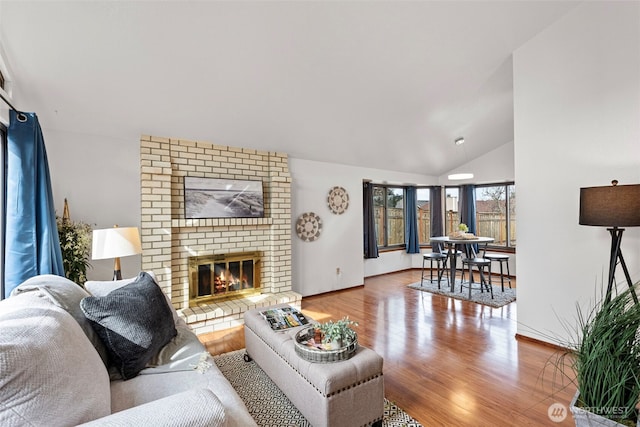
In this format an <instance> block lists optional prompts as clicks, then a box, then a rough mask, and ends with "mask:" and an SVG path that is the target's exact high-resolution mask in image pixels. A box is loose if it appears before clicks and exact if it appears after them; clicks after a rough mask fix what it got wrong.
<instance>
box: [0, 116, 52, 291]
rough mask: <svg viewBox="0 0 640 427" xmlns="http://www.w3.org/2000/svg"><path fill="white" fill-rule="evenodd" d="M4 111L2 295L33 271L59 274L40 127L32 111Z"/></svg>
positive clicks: (49, 184) (29, 275) (34, 272)
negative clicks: (6, 126) (6, 113)
mask: <svg viewBox="0 0 640 427" xmlns="http://www.w3.org/2000/svg"><path fill="white" fill-rule="evenodd" d="M20 114H21V119H22V118H23V117H26V119H25V120H21V119H18V114H17V113H16V112H15V111H11V112H10V123H9V129H8V130H7V158H6V163H5V173H6V175H5V176H6V180H5V185H6V188H5V194H6V205H5V206H6V210H5V230H4V231H5V251H4V256H5V259H4V274H5V286H4V297H5V298H6V297H8V296H9V294H10V293H11V291H12V290H13V289H14V288H15V287H16V286H18V285H19V284H20V283H22V282H23V281H25V280H26V279H28V278H30V277H33V276H37V275H39V274H55V275H58V276H63V277H64V267H63V264H62V252H61V250H60V241H59V239H58V227H57V225H56V214H55V206H54V203H53V192H52V190H51V180H50V176H49V165H48V162H47V152H46V150H45V146H44V138H43V136H42V129H41V128H40V124H39V123H38V118H37V116H36V115H35V113H20Z"/></svg>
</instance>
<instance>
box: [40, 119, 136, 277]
mask: <svg viewBox="0 0 640 427" xmlns="http://www.w3.org/2000/svg"><path fill="white" fill-rule="evenodd" d="M40 125H41V126H42V127H43V131H42V133H43V135H44V140H45V145H46V147H47V157H48V159H49V169H50V174H51V185H52V189H53V196H54V203H55V206H56V212H57V213H58V215H62V209H63V207H64V199H65V198H66V199H67V201H68V203H69V210H70V213H71V219H72V220H74V221H83V222H86V223H88V224H90V225H91V227H92V228H93V229H100V228H109V227H113V226H114V225H115V224H117V225H119V226H120V227H139V226H140V141H139V135H138V137H137V139H132V140H124V139H117V138H110V137H105V136H98V135H88V134H78V133H72V132H61V131H56V130H53V129H50V128H47V127H46V123H40ZM140 258H141V257H140V256H139V255H136V256H131V257H126V258H121V260H120V261H121V268H122V275H123V277H131V276H135V275H136V274H138V272H139V271H140V265H141V259H140ZM90 263H91V265H92V268H90V269H89V270H88V271H87V277H88V279H89V280H110V279H111V278H112V276H113V260H96V261H90Z"/></svg>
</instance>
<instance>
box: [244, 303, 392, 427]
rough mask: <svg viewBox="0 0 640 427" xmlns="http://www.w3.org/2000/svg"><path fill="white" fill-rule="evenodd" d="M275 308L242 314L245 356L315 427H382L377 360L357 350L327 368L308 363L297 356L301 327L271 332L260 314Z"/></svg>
mask: <svg viewBox="0 0 640 427" xmlns="http://www.w3.org/2000/svg"><path fill="white" fill-rule="evenodd" d="M286 306H287V305H286V304H280V305H276V306H273V307H264V308H259V309H254V310H249V311H247V312H246V313H245V315H244V337H245V345H246V349H247V355H248V356H249V357H251V358H253V359H254V360H255V361H256V363H257V364H258V365H259V366H260V367H261V368H262V370H264V371H265V372H266V374H267V375H269V377H270V378H271V379H272V380H273V382H275V383H276V384H277V385H278V387H279V388H280V389H281V390H282V391H283V392H284V394H285V395H286V396H287V397H288V398H289V400H291V402H292V403H293V404H294V405H295V406H296V408H298V410H299V411H300V412H301V413H302V414H303V415H304V416H305V418H306V419H307V420H308V421H309V422H310V423H311V424H312V425H313V426H314V427H324V426H327V427H328V426H331V427H339V426H345V427H356V426H368V425H376V426H381V425H382V417H383V412H384V378H383V376H382V357H381V356H380V355H378V354H377V353H376V352H374V351H373V350H370V349H368V348H365V347H362V346H359V348H358V349H357V350H356V352H355V354H354V355H353V356H352V357H351V358H349V359H347V360H342V361H339V362H332V363H312V362H309V361H307V360H305V359H303V358H301V357H300V356H298V354H297V353H296V350H295V344H294V340H295V335H296V333H297V332H298V331H299V330H300V328H301V327H296V328H291V329H287V330H285V331H278V332H276V331H274V330H272V329H271V327H270V326H269V324H268V323H267V321H266V320H265V319H264V318H263V317H262V315H261V314H260V312H261V311H265V310H267V309H270V308H278V307H286Z"/></svg>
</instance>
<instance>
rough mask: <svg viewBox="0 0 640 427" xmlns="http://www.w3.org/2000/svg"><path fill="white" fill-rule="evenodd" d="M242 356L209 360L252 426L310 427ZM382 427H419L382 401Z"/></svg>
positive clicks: (238, 353)
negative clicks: (249, 419) (229, 386)
mask: <svg viewBox="0 0 640 427" xmlns="http://www.w3.org/2000/svg"><path fill="white" fill-rule="evenodd" d="M244 354H245V351H244V350H237V351H232V352H230V353H225V354H221V355H219V356H214V357H213V360H214V361H215V363H216V365H217V366H218V368H220V371H222V374H223V375H224V376H225V377H226V378H227V380H229V382H230V383H231V385H232V386H233V388H234V389H235V390H236V392H237V393H238V395H239V396H240V398H241V399H242V400H243V401H244V404H245V405H246V406H247V409H248V410H249V413H250V414H251V416H252V417H253V419H254V420H255V421H256V423H257V424H258V425H259V426H260V427H276V426H277V427H282V426H292V427H293V426H295V427H312V426H311V424H309V422H308V421H307V420H306V419H305V418H304V417H303V416H302V414H301V413H300V412H299V411H298V410H297V409H296V407H295V406H293V404H292V403H291V402H290V401H289V399H288V398H287V396H285V395H284V393H282V391H280V389H279V388H278V386H277V385H275V383H274V382H273V381H271V379H270V378H269V376H268V375H267V374H265V372H264V371H263V370H262V369H261V368H260V366H258V365H257V364H256V362H255V361H253V360H252V361H251V362H245V361H244V359H243V356H244ZM382 425H383V426H387V427H401V426H402V427H422V424H420V423H419V422H417V421H416V420H415V419H413V418H411V417H410V416H409V415H408V414H407V413H406V412H404V411H403V410H402V409H400V408H398V407H397V406H396V405H395V404H394V403H393V402H391V401H389V400H387V399H385V400H384V419H383V421H382Z"/></svg>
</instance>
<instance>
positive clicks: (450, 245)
mask: <svg viewBox="0 0 640 427" xmlns="http://www.w3.org/2000/svg"><path fill="white" fill-rule="evenodd" d="M494 240H495V239H494V238H493V237H483V236H474V237H453V236H434V237H431V238H430V241H431V243H432V244H433V243H442V244H444V245H446V246H447V258H448V259H449V260H450V263H449V284H450V285H451V292H455V287H456V261H457V258H458V257H457V255H456V252H455V251H456V250H457V249H456V248H457V246H458V245H475V244H484V245H485V247H486V246H487V244H489V243H491V242H493V241H494ZM473 252H474V257H475V250H473ZM452 277H453V280H451V278H452Z"/></svg>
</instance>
